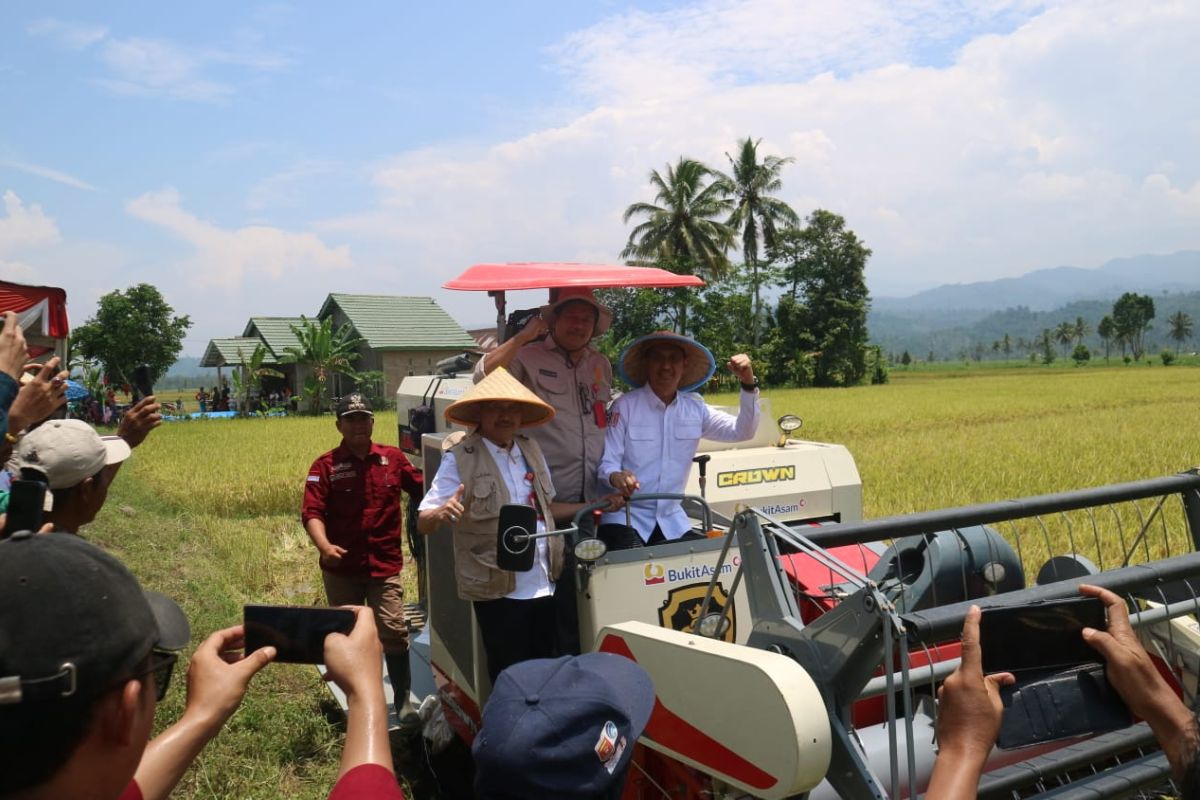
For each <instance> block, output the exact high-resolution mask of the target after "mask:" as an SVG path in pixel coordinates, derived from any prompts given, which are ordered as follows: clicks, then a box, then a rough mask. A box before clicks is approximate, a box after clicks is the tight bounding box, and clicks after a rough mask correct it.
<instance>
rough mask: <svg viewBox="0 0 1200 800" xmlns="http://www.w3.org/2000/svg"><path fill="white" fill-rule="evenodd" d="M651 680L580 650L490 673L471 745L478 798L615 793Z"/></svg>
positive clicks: (646, 716) (569, 799)
mask: <svg viewBox="0 0 1200 800" xmlns="http://www.w3.org/2000/svg"><path fill="white" fill-rule="evenodd" d="M653 711H654V684H653V682H652V681H651V680H650V676H649V675H648V674H646V671H645V670H644V669H642V668H641V667H640V666H638V664H637V663H635V662H634V661H631V660H630V659H628V658H625V657H624V656H619V655H615V654H613V653H584V654H583V655H580V656H563V657H561V658H553V659H551V658H542V659H533V660H530V661H522V662H520V663H518V664H514V665H513V666H511V667H509V668H508V669H506V670H504V672H502V673H500V677H499V678H497V679H496V686H495V688H494V689H493V690H492V696H491V697H490V698H489V699H488V702H487V705H486V706H485V707H484V709H483V725H482V726H481V727H480V730H479V733H478V735H477V736H476V737H475V742H474V744H473V745H472V747H471V751H472V754H473V756H474V759H475V791H476V794H477V795H478V796H479V797H480V798H482V799H483V800H501V799H503V800H512V799H515V798H522V800H525V799H526V798H532V797H553V798H558V799H559V800H584V798H586V799H587V800H592V798H596V797H610V796H611V797H615V796H619V794H620V789H621V787H622V786H623V785H624V782H625V777H626V775H627V772H628V768H629V763H630V761H631V760H632V758H633V749H634V744H635V743H636V742H637V740H638V737H639V736H641V735H642V731H643V730H644V729H645V727H646V723H647V722H648V721H649V720H650V714H651V712H653Z"/></svg>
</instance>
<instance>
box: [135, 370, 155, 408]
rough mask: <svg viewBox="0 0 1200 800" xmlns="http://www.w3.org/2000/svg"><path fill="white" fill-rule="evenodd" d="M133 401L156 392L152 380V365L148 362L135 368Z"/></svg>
mask: <svg viewBox="0 0 1200 800" xmlns="http://www.w3.org/2000/svg"><path fill="white" fill-rule="evenodd" d="M133 391H134V396H133V402H135V403H136V402H138V401H139V400H141V399H142V398H143V397H149V396H150V395H152V394H154V384H153V382H152V381H151V380H150V367H149V365H147V364H139V365H138V366H137V367H136V368H135V369H134V370H133Z"/></svg>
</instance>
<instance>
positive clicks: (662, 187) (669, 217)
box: [621, 156, 733, 333]
mask: <svg viewBox="0 0 1200 800" xmlns="http://www.w3.org/2000/svg"><path fill="white" fill-rule="evenodd" d="M713 176H714V173H713V171H712V170H711V169H709V168H708V167H707V166H705V165H704V164H702V163H700V162H699V161H696V160H694V159H690V158H684V157H682V156H681V157H680V158H679V161H678V162H676V163H675V165H674V166H672V165H671V164H667V166H666V172H665V173H659V171H658V170H651V171H650V185H651V186H652V187H654V189H655V195H654V202H653V203H634V204H632V205H630V206H629V207H628V208H626V209H625V213H624V215H623V216H622V221H624V222H629V220H630V219H632V218H634V217H643V218H644V219H643V220H642V221H641V222H640V223H638V224H637V225H635V226H634V228H633V230H632V231H630V232H629V241H628V242H626V243H625V249H624V250H622V251H621V257H622V258H627V259H636V260H637V261H636V262H635V263H650V264H654V265H656V266H659V267H662V268H664V269H669V270H671V271H672V272H680V273H684V274H689V275H698V276H699V277H701V278H704V279H705V280H706V281H711V280H713V279H715V278H721V277H724V276H725V275H726V274H727V273H728V271H729V260H728V259H727V258H726V257H725V253H726V251H727V250H729V248H730V247H732V246H733V229H732V228H730V227H729V226H727V225H726V224H725V223H724V222H723V221H722V218H723V217H726V216H728V214H729V212H730V210H731V209H732V208H733V202H732V201H731V200H729V199H728V198H726V197H725V196H724V194H723V193H722V191H721V188H720V187H719V186H718V185H717V184H716V183H714V182H713V181H712V180H711V179H712V178H713ZM679 301H680V307H679V316H678V326H679V329H680V332H681V333H683V332H686V329H687V301H688V297H687V293H686V292H682V293H681V296H680V298H679Z"/></svg>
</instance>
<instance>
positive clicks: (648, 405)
mask: <svg viewBox="0 0 1200 800" xmlns="http://www.w3.org/2000/svg"><path fill="white" fill-rule="evenodd" d="M612 412H613V413H612V415H611V417H612V419H611V422H610V423H609V426H608V433H607V435H606V436H605V439H604V455H603V456H601V458H600V467H599V469H598V470H597V476H596V480H597V483H598V484H599V485H600V488H601V489H602V491H603V492H611V491H612V486H611V484H610V483H609V481H608V479H609V476H610V475H612V473H614V472H618V471H620V470H629V471H630V472H632V473H633V474H634V475H635V476H637V479H638V483H640V484H641V488H640V489H639V490H638V493H642V494H648V493H655V492H682V491H683V489H684V487H685V486H686V485H687V478H688V473H689V472H691V469H692V457H693V456H695V455H696V448H697V447H698V446H699V444H700V440H701V439H712V440H713V441H717V442H742V441H745V440H747V439H751V438H753V437H754V432H755V431H756V430H758V417H759V407H758V391H757V390H755V391H753V392H746V391H743V392H742V393H741V399H740V401H739V407H738V415H737V416H736V417H733V416H730V415H729V414H726V413H725V412H723V411H717V410H716V409H714V408H710V407H709V406H708V404H707V403H705V402H704V398H702V397H701V396H700V395H698V394H696V393H694V392H679V393H678V394H676V395H675V399H674V400H672V401H671V404H670V405H667V404H665V403H663V401H662V400H660V399H658V395H656V394H654V392H653V391H651V389H650V386H649V385H646V386H642V387H641V388H640V389H635V390H633V391H632V392H629V393H628V394H623V395H621V396H620V397H619V398H617V400H616V402H615V403H613V406H612ZM629 508H630V517H631V519H632V523H633V527H634V528H635V529H636V530H637V532H638V534H640V535H641V537H642V540H643V541H645V540H646V539H647V538H649V536H650V534H651V533H653V532H654V526H655V525H658V526H659V527H660V528H661V529H662V532H663V536H665V537H666V538H667V539H668V540H674V539H678V538H679V537H680V536H682V535H683V534H685V533H687V532H688V531H689V530H690V529H691V523H690V522H689V521H688V517H687V514H686V513H684V511H683V506H682V505H680V503H679V501H677V500H657V501H654V502H645V503H632V504H630V506H629ZM600 522H601V523H602V524H608V523H616V524H619V525H624V524H625V511H624V510H622V511H613V512H609V513H607V514H605V515H604V516H603V517H601V519H600Z"/></svg>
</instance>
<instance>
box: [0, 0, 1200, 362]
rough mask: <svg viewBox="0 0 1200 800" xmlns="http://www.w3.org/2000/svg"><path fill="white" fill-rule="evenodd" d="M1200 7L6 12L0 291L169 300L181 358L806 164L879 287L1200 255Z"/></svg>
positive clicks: (1, 66)
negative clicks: (701, 192)
mask: <svg viewBox="0 0 1200 800" xmlns="http://www.w3.org/2000/svg"><path fill="white" fill-rule="evenodd" d="M1198 40H1200V4H1197V3H1194V2H1186V1H1184V2H1166V1H1164V2H1146V3H1140V4H1127V3H1120V2H1115V1H1110V0H1088V1H1086V2H1033V1H1032V0H1011V1H1010V0H979V2H929V1H928V0H912V2H907V3H890V2H882V1H881V0H845V1H844V2H838V3H833V2H804V1H803V0H746V1H745V2H731V1H729V0H705V1H701V2H670V3H668V2H632V3H617V2H599V3H563V2H514V3H505V4H499V3H460V4H443V5H441V6H438V5H435V4H418V3H404V4H400V3H382V2H380V3H372V2H363V3H354V4H343V6H342V7H334V6H331V5H329V4H317V3H312V4H299V3H273V4H262V5H253V4H246V3H231V2H227V3H207V4H199V5H195V4H193V5H192V6H186V5H185V6H180V5H177V4H159V3H156V4H151V3H135V2H130V3H122V4H95V3H82V2H78V3H55V2H39V3H20V2H17V3H8V4H5V5H4V7H3V8H2V9H0V119H3V120H4V124H3V125H0V277H4V278H7V279H12V280H19V281H26V282H38V283H49V284H54V285H60V286H63V287H64V288H66V289H67V291H68V295H69V298H70V313H71V317H72V319H73V320H74V321H75V322H82V321H83V320H84V319H86V318H87V317H88V316H89V315H90V314H91V313H92V311H93V310H94V304H95V300H96V298H97V297H99V296H100V295H101V294H103V293H104V292H106V291H110V290H112V289H115V288H124V287H126V286H129V285H132V284H134V283H138V282H142V281H148V282H151V283H154V284H156V285H158V286H159V287H160V288H161V289H163V291H164V293H165V294H166V295H167V298H168V300H169V301H170V302H171V303H172V304H173V305H174V306H175V307H176V309H177V310H178V311H180V312H183V313H187V314H189V315H191V317H192V319H193V320H194V322H195V326H194V328H193V330H192V335H191V336H190V337H189V340H188V342H187V347H186V350H187V352H188V353H191V354H198V353H199V352H200V351H201V350H202V349H203V347H204V344H205V343H206V342H207V340H208V339H209V338H211V337H213V336H222V335H234V334H238V333H240V332H241V329H242V327H243V326H244V324H245V321H246V319H247V318H248V317H250V316H254V315H293V314H299V313H308V314H313V313H315V312H316V310H317V309H318V308H319V306H320V304H321V301H322V300H323V298H324V296H325V295H326V294H327V293H329V292H332V291H345V292H352V291H363V292H383V293H407V294H423V295H431V296H434V297H435V298H437V299H438V300H439V302H441V303H442V304H443V305H444V306H445V307H447V308H448V309H449V310H450V311H451V313H452V314H454V315H455V316H456V317H457V318H459V319H460V321H462V322H464V323H467V324H471V323H477V322H486V321H487V320H488V319H489V306H490V303H489V302H488V301H487V299H486V298H483V297H476V296H472V295H460V294H454V293H449V292H446V291H444V290H442V289H440V284H441V283H442V282H443V281H445V280H446V279H448V278H449V277H452V276H453V275H454V274H456V273H457V272H459V271H461V270H462V269H463V268H464V267H466V266H468V265H469V264H471V263H475V262H478V261H502V260H581V261H611V260H613V259H615V258H616V256H617V253H618V252H619V251H620V249H621V247H622V245H623V244H624V240H625V237H626V236H627V227H626V226H625V225H623V224H622V223H621V220H620V214H621V212H622V210H623V209H624V207H625V206H626V205H628V204H629V203H631V202H634V201H637V200H643V199H650V197H649V193H648V190H647V184H646V180H645V178H646V175H647V173H648V172H649V170H650V169H652V168H658V169H661V168H662V167H663V166H664V165H665V164H666V163H667V162H668V161H673V160H675V159H676V158H677V157H679V156H680V155H683V154H686V155H689V156H692V157H696V158H700V159H702V160H704V161H706V162H708V163H710V164H712V165H714V166H718V167H720V166H723V165H724V163H725V155H724V154H725V152H726V151H729V150H732V149H733V148H734V146H735V144H736V142H737V140H738V139H739V138H741V137H744V136H746V135H752V136H754V137H756V138H758V137H761V138H762V140H763V150H764V151H765V152H769V153H775V154H778V155H786V156H792V157H794V158H795V163H793V164H792V165H791V166H790V167H788V168H787V170H786V171H785V173H784V191H783V194H782V196H783V197H784V199H786V200H788V201H789V202H790V203H792V205H793V207H795V208H796V209H797V211H799V212H800V213H801V214H806V213H808V212H810V211H811V210H812V209H814V208H818V207H822V208H829V209H831V210H833V211H836V212H838V213H840V214H843V215H844V216H845V217H846V219H847V222H848V224H849V225H850V226H851V227H852V228H853V229H854V230H855V231H856V232H858V233H859V234H860V236H861V237H862V238H863V239H864V240H866V242H867V244H868V245H869V246H870V247H872V249H873V250H874V256H873V258H872V260H871V263H870V266H869V268H868V282H869V283H870V285H871V286H872V289H873V291H875V292H876V293H880V294H892V293H906V292H909V291H914V290H917V289H920V288H925V287H928V286H931V285H936V284H938V283H945V282H959V281H969V280H981V279H988V278H995V277H1001V276H1006V275H1015V274H1020V273H1022V272H1025V271H1028V270H1030V269H1034V268H1038V267H1047V266H1055V265H1059V264H1072V265H1076V266H1095V265H1098V264H1099V263H1102V262H1103V261H1105V260H1108V259H1109V258H1114V257H1119V256H1127V255H1134V254H1139V253H1162V252H1172V251H1175V250H1180V249H1191V248H1198V247H1200V225H1197V223H1198V222H1200V175H1198V174H1197V171H1198V170H1200V166H1198V161H1197V159H1196V154H1197V153H1200V100H1198V99H1197V93H1196V92H1195V91H1194V88H1193V85H1194V83H1195V78H1196V76H1197V75H1200V69H1198V68H1200V56H1198V55H1197V48H1195V46H1194V43H1195V42H1196V41H1198Z"/></svg>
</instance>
